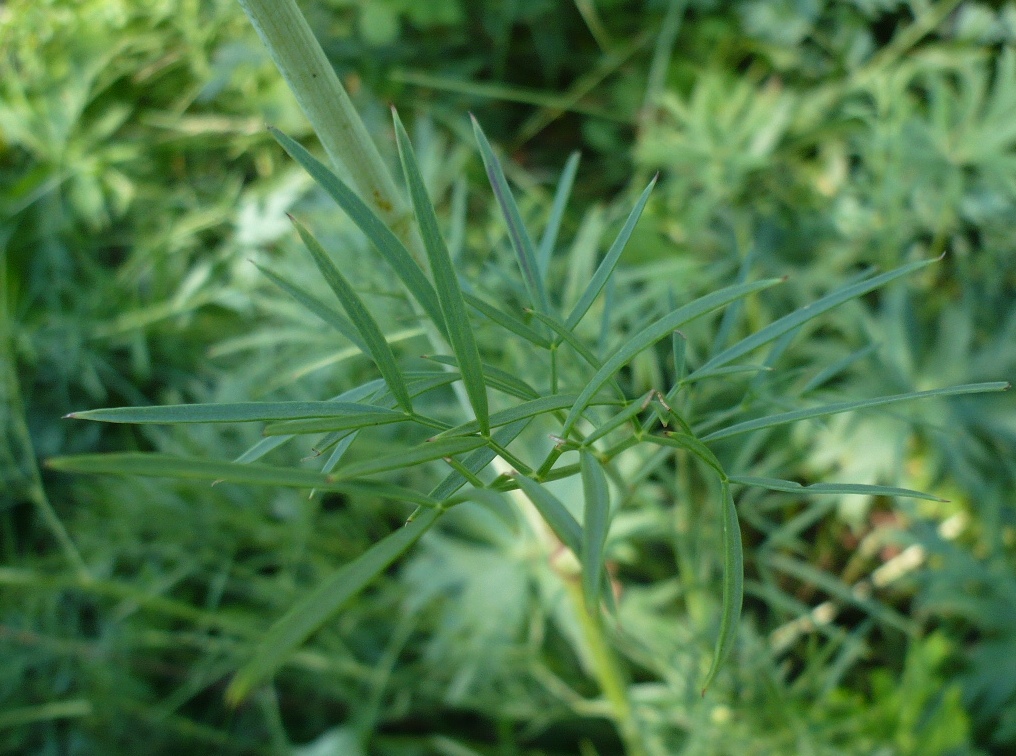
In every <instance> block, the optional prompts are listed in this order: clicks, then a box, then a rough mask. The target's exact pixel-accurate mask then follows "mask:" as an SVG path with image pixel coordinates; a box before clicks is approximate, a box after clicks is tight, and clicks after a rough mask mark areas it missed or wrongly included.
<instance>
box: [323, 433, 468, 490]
mask: <svg viewBox="0 0 1016 756" xmlns="http://www.w3.org/2000/svg"><path fill="white" fill-rule="evenodd" d="M485 443H486V442H485V441H484V440H483V439H482V438H477V437H476V436H472V437H469V438H446V439H439V440H437V441H428V442H426V443H424V444H421V445H420V446H414V447H411V448H409V449H404V450H402V451H400V452H398V453H397V454H390V455H387V456H384V457H378V458H376V459H370V460H364V461H363V462H357V463H355V464H352V465H347V466H346V467H343V468H342V469H341V470H337V471H336V472H334V473H332V474H331V475H330V476H329V477H328V479H329V480H331V481H335V480H344V479H347V478H358V477H361V476H366V475H375V474H377V473H381V472H388V471H390V470H401V469H402V468H405V467H412V466H413V465H420V464H423V463H424V462H432V461H434V460H435V459H442V458H444V457H450V456H452V455H453V454H461V453H462V452H467V451H472V450H473V449H476V448H477V447H480V446H483V445H484V444H485Z"/></svg>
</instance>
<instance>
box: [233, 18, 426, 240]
mask: <svg viewBox="0 0 1016 756" xmlns="http://www.w3.org/2000/svg"><path fill="white" fill-rule="evenodd" d="M239 2H240V5H241V7H242V8H243V10H244V12H245V13H246V14H247V17H248V18H249V19H250V22H251V24H253V25H254V28H255V29H256V30H257V33H258V35H259V36H260V37H261V41H262V42H264V44H265V47H267V48H268V52H269V54H270V55H271V56H272V60H274V61H275V65H276V66H277V67H278V69H279V71H280V72H281V73H282V76H283V78H285V80H286V83H287V84H288V85H289V88H290V90H292V92H293V94H294V95H296V101H297V102H298V103H299V104H300V107H301V108H302V109H303V112H304V114H306V116H307V119H308V120H309V121H310V125H311V126H312V127H313V128H314V131H315V133H316V134H317V136H318V139H320V140H321V144H322V145H323V146H324V148H325V152H327V153H328V156H329V157H330V158H331V159H332V161H333V162H334V163H336V164H339V165H342V166H345V168H346V169H347V170H348V171H349V174H350V176H352V179H353V182H354V183H355V184H356V188H357V189H358V190H359V192H360V196H361V197H363V199H364V201H365V202H367V203H368V204H370V205H371V206H372V207H373V208H374V209H375V210H376V211H377V213H378V214H379V215H380V216H381V217H382V218H383V219H384V221H385V222H386V223H387V224H388V225H389V227H391V228H393V229H395V228H396V227H399V226H403V225H404V224H405V222H406V204H405V201H404V199H403V198H402V195H401V194H400V193H399V191H398V189H397V188H396V186H395V182H394V181H393V180H392V176H391V174H390V173H389V171H388V168H387V166H386V165H385V162H384V160H383V159H382V158H381V154H380V153H379V152H378V149H377V146H376V145H375V144H374V141H373V140H372V139H371V137H370V134H368V133H367V128H366V126H364V124H363V121H362V120H361V118H360V115H359V113H357V112H356V109H355V108H354V107H353V103H352V101H351V100H350V99H349V95H348V94H346V90H345V88H344V87H343V86H342V83H341V82H340V81H339V77H338V76H336V75H335V69H333V68H332V66H331V64H330V63H329V62H328V59H327V58H326V57H325V53H324V51H323V50H322V49H321V45H320V44H318V41H317V39H316V38H315V37H314V33H313V32H312V31H311V29H310V26H309V25H308V24H307V20H306V19H305V18H304V16H303V13H301V12H300V9H299V8H298V7H297V5H296V2H295V0H239Z"/></svg>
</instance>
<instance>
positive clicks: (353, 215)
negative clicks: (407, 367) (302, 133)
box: [269, 128, 446, 334]
mask: <svg viewBox="0 0 1016 756" xmlns="http://www.w3.org/2000/svg"><path fill="white" fill-rule="evenodd" d="M269 131H271V133H272V136H274V137H275V139H276V141H278V143H279V144H280V145H282V149H284V150H285V151H286V152H288V153H289V155H290V157H292V158H293V159H294V160H295V161H296V162H298V163H299V164H300V165H302V166H303V167H304V170H306V171H307V173H309V174H310V175H311V176H312V177H313V178H314V180H315V181H317V183H318V184H320V185H321V188H322V189H324V190H325V191H326V192H327V193H328V194H329V196H331V198H332V199H334V200H335V201H336V202H337V203H338V204H339V207H341V208H342V209H343V210H344V211H345V213H346V215H348V216H349V218H350V220H352V221H353V223H355V224H356V225H357V227H358V228H359V229H360V230H361V231H363V233H364V234H365V235H366V237H367V238H368V239H369V240H370V242H371V244H373V245H374V246H375V247H376V248H377V251H378V252H380V253H381V256H382V257H384V259H385V261H386V262H387V263H388V264H389V265H390V266H391V268H392V270H394V271H395V274H396V275H397V276H398V277H399V278H400V279H401V280H402V283H404V284H405V286H406V289H408V290H409V293H410V294H411V295H412V296H413V298H414V299H416V301H417V302H419V303H420V307H422V308H423V311H424V312H425V313H426V314H427V317H429V318H430V319H431V320H432V321H433V322H434V324H435V325H436V326H437V327H438V329H439V330H440V331H441V333H443V334H446V330H445V323H444V318H443V316H442V315H441V305H440V304H439V303H438V299H437V294H436V293H435V292H434V287H433V286H431V285H430V282H429V281H428V280H427V277H426V276H425V275H424V274H423V271H422V270H421V269H420V266H419V265H418V264H417V263H416V261H415V260H414V259H413V256H412V255H411V254H409V250H407V249H406V247H405V245H404V244H403V243H402V242H401V241H399V238H398V237H397V236H395V234H394V233H392V231H391V229H389V228H388V226H387V225H386V224H385V222H384V221H383V220H381V218H379V217H378V216H377V214H375V213H374V211H373V210H371V209H370V207H368V206H367V204H366V203H365V202H364V201H363V200H361V199H360V198H359V197H358V196H357V195H356V192H354V191H353V190H352V189H350V188H349V187H348V186H346V184H345V183H343V182H342V180H341V179H340V178H339V177H338V176H336V175H335V174H334V173H332V171H331V170H330V169H329V168H328V166H326V165H325V164H324V163H322V162H321V161H320V160H318V159H317V158H315V157H314V156H313V155H311V154H310V153H309V152H308V151H307V150H306V149H304V147H303V146H302V145H301V144H300V143H299V142H297V141H295V140H293V139H291V138H289V137H288V136H286V135H285V134H283V133H282V132H281V131H279V130H278V129H271V128H270V129H269Z"/></svg>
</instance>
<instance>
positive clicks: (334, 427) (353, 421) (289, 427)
mask: <svg viewBox="0 0 1016 756" xmlns="http://www.w3.org/2000/svg"><path fill="white" fill-rule="evenodd" d="M379 409H380V408H379ZM382 413H383V414H382ZM411 419H412V418H411V417H410V416H409V415H407V414H406V413H404V412H393V411H392V410H382V412H365V413H360V414H350V415H344V416H342V417H312V418H308V419H306V420H287V421H285V422H281V423H269V424H268V425H266V426H265V429H264V434H265V435H266V436H301V435H306V434H309V433H334V432H336V431H349V430H359V429H360V428H370V427H373V426H377V425H392V424H393V423H405V422H409V421H410V420H411Z"/></svg>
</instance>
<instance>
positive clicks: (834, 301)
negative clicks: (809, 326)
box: [689, 260, 936, 377]
mask: <svg viewBox="0 0 1016 756" xmlns="http://www.w3.org/2000/svg"><path fill="white" fill-rule="evenodd" d="M934 262H936V261H935V260H921V261H919V262H914V263H910V264H909V265H904V266H902V267H899V268H897V269H896V270H891V271H889V272H887V273H883V274H881V275H878V276H875V277H874V278H868V279H865V280H863V281H858V282H856V283H851V284H849V285H847V286H843V287H841V288H839V289H836V290H835V291H833V292H830V293H829V294H826V295H825V296H824V297H822V298H821V299H817V300H815V301H814V302H812V303H810V304H807V305H805V306H804V307H802V308H800V309H799V310H795V311H794V312H792V313H790V314H789V315H784V316H783V317H782V318H780V319H779V320H777V321H776V322H774V323H770V324H769V325H767V326H766V327H765V328H763V329H762V330H760V331H756V332H755V333H753V334H752V335H751V336H748V337H747V338H745V339H742V340H741V341H739V342H737V343H736V344H734V345H733V346H731V347H729V348H727V349H724V350H723V351H722V352H720V353H719V354H717V355H715V356H713V357H712V358H711V359H709V360H708V361H707V362H706V363H705V364H704V365H702V367H700V368H699V369H698V370H696V371H695V372H694V373H692V375H695V374H696V373H700V372H702V373H704V372H707V371H710V370H714V369H715V368H718V367H720V366H721V365H726V364H727V363H729V362H733V361H734V360H736V359H738V358H739V357H741V356H743V355H745V354H747V353H748V352H750V351H752V350H753V349H757V348H758V347H760V346H762V345H763V344H767V343H769V342H770V341H773V340H775V339H777V338H779V337H780V336H782V335H783V334H785V333H787V332H788V331H792V330H794V329H795V328H798V327H800V326H801V325H802V324H803V323H807V322H808V321H809V320H811V319H813V318H816V317H818V316H819V315H821V314H823V313H825V312H828V311H829V310H831V309H833V308H834V307H837V306H839V305H841V304H843V303H844V302H847V301H849V300H851V299H854V298H855V297H859V296H862V295H864V294H867V293H868V292H869V291H873V290H875V289H877V288H879V287H880V286H885V285H886V284H888V283H890V282H892V281H895V280H896V279H898V278H902V277H903V276H906V275H909V274H911V273H913V272H914V271H917V270H920V269H921V268H924V267H927V266H928V265H931V264H932V263H934ZM689 377H690V376H689Z"/></svg>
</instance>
